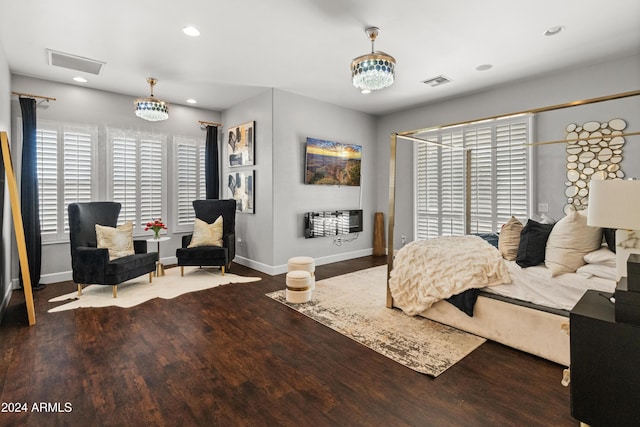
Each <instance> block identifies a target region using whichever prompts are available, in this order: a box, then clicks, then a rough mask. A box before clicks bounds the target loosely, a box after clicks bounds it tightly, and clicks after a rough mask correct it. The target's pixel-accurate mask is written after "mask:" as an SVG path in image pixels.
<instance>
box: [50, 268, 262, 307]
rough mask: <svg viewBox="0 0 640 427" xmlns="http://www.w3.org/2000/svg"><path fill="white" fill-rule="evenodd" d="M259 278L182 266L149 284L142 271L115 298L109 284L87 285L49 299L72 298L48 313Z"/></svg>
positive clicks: (123, 303)
mask: <svg viewBox="0 0 640 427" xmlns="http://www.w3.org/2000/svg"><path fill="white" fill-rule="evenodd" d="M258 280H260V278H259V277H243V276H237V275H235V274H230V273H225V275H224V276H223V275H222V273H221V272H220V270H219V269H218V268H199V267H185V268H184V277H181V276H180V269H179V268H177V267H176V268H168V269H166V270H165V275H164V276H161V277H154V278H153V281H152V282H151V283H149V275H147V274H145V275H143V276H140V277H138V278H136V279H131V280H129V281H127V282H124V283H121V284H120V285H118V298H114V297H113V290H112V287H111V286H103V285H89V286H85V287H84V288H83V289H82V295H81V296H80V297H78V292H77V291H74V292H72V293H69V294H65V295H61V296H59V297H55V298H52V299H50V300H49V302H50V303H53V302H60V301H67V300H72V301H71V302H69V303H67V304H64V305H60V306H57V307H54V308H52V309H50V310H48V312H49V313H54V312H57V311H64V310H73V309H76V308H83V307H108V306H116V307H122V308H129V307H133V306H135V305H138V304H142V303H143V302H146V301H149V300H151V299H153V298H164V299H171V298H175V297H177V296H180V295H183V294H186V293H188V292H196V291H202V290H205V289H210V288H214V287H216V286H220V285H226V284H229V283H248V282H255V281H258Z"/></svg>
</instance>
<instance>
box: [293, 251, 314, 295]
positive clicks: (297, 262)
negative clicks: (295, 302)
mask: <svg viewBox="0 0 640 427" xmlns="http://www.w3.org/2000/svg"><path fill="white" fill-rule="evenodd" d="M296 270H299V271H308V272H309V274H310V275H311V290H313V289H315V288H316V263H315V261H314V260H313V258H311V257H310V256H297V257H293V258H289V261H288V262H287V271H296Z"/></svg>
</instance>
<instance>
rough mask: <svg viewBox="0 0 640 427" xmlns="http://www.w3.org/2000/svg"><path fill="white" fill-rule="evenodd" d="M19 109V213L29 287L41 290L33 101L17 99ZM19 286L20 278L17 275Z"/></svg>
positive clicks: (40, 253) (34, 105)
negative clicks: (25, 249) (20, 127)
mask: <svg viewBox="0 0 640 427" xmlns="http://www.w3.org/2000/svg"><path fill="white" fill-rule="evenodd" d="M20 108H21V109H22V135H23V139H22V170H21V172H20V210H21V211H22V222H23V225H24V238H25V244H26V247H27V259H28V260H29V273H30V275H31V286H32V288H33V289H34V290H36V289H41V288H42V287H43V286H41V285H40V268H41V257H42V237H41V235H40V203H39V200H38V157H37V154H38V151H37V146H36V100H35V99H32V98H20ZM20 285H21V286H22V274H20Z"/></svg>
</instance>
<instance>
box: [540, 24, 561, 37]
mask: <svg viewBox="0 0 640 427" xmlns="http://www.w3.org/2000/svg"><path fill="white" fill-rule="evenodd" d="M562 31H564V25H558V26H556V27H551V28H549V29H548V30H547V31H545V32H544V35H545V36H555V35H556V34H560V33H561V32H562Z"/></svg>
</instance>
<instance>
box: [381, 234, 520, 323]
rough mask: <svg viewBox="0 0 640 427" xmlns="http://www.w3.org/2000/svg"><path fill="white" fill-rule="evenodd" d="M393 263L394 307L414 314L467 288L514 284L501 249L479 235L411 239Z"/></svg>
mask: <svg viewBox="0 0 640 427" xmlns="http://www.w3.org/2000/svg"><path fill="white" fill-rule="evenodd" d="M393 266H394V267H393V270H392V271H391V277H390V279H389V289H390V291H391V295H392V296H393V299H394V306H396V307H398V308H400V309H402V311H404V312H405V313H406V314H408V315H411V316H415V315H417V314H419V313H421V312H423V311H424V310H427V309H428V308H430V307H431V305H433V304H434V303H435V302H437V301H439V300H441V299H446V298H449V297H451V296H452V295H456V294H459V293H461V292H463V291H465V290H467V289H471V288H482V287H485V286H495V285H501V284H506V283H511V277H510V276H509V271H508V270H507V266H506V264H505V262H504V259H503V258H502V255H501V254H500V251H498V250H497V249H496V248H495V247H493V246H492V245H491V244H489V243H487V242H486V241H485V240H483V239H482V238H480V237H478V236H449V237H439V238H437V239H429V240H418V241H414V242H411V243H409V244H408V245H406V246H404V247H403V248H402V249H400V250H399V251H398V253H397V254H396V257H395V259H394V262H393Z"/></svg>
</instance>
